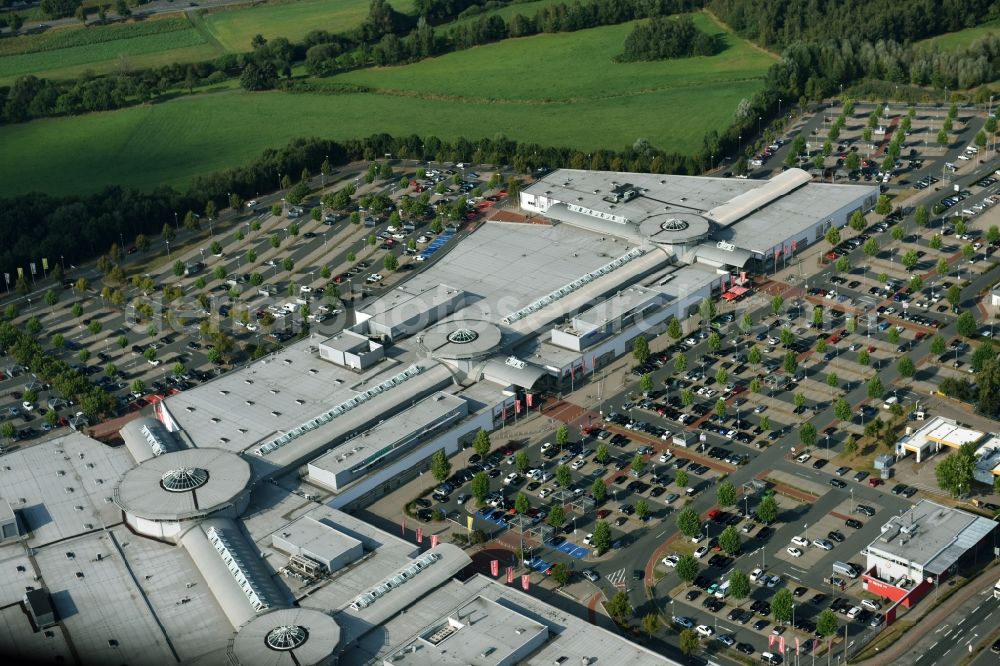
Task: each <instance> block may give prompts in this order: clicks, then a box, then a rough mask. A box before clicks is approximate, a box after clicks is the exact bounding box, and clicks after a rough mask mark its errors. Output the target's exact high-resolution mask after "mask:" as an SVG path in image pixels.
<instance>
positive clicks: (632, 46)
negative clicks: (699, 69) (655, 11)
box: [618, 16, 719, 62]
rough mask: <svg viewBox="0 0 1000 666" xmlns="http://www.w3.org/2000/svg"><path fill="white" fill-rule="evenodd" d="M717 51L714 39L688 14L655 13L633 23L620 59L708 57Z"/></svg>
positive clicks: (626, 60)
mask: <svg viewBox="0 0 1000 666" xmlns="http://www.w3.org/2000/svg"><path fill="white" fill-rule="evenodd" d="M718 50H719V44H718V43H717V40H716V39H714V38H713V37H712V36H711V35H709V34H706V33H704V32H702V31H701V30H698V28H696V27H695V25H694V21H692V20H691V17H690V16H681V17H678V18H673V17H666V16H658V17H655V18H653V19H650V20H649V21H646V22H644V23H638V24H636V26H635V28H634V29H633V30H632V32H631V33H629V36H628V37H626V38H625V52H624V53H623V54H622V55H621V56H619V57H618V60H619V62H635V61H637V60H664V59H666V58H688V57H690V56H710V55H713V54H715V53H716V52H717V51H718Z"/></svg>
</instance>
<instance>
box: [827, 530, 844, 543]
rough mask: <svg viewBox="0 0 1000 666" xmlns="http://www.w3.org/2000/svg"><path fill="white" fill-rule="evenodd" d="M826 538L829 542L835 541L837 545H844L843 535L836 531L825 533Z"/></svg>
mask: <svg viewBox="0 0 1000 666" xmlns="http://www.w3.org/2000/svg"><path fill="white" fill-rule="evenodd" d="M826 538H827V539H829V540H830V541H836V542H837V543H844V538H845V537H844V535H843V534H841V533H840V532H838V531H837V530H831V531H829V532H827V533H826Z"/></svg>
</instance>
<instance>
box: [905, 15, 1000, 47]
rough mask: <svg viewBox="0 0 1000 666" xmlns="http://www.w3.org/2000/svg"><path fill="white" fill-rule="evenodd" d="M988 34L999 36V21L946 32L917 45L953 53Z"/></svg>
mask: <svg viewBox="0 0 1000 666" xmlns="http://www.w3.org/2000/svg"><path fill="white" fill-rule="evenodd" d="M990 33H992V34H994V35H1000V19H997V20H994V21H990V22H988V23H984V24H982V25H977V26H976V27H974V28H966V29H965V30H959V31H958V32H946V33H945V34H943V35H938V36H937V37H931V38H930V39H924V40H921V41H920V42H918V44H920V45H927V46H931V45H933V46H936V47H938V48H940V49H941V50H943V51H954V50H956V49H960V48H962V47H965V46H968V45H969V44H970V43H971V42H974V41H976V40H977V39H979V38H980V37H985V36H986V35H988V34H990Z"/></svg>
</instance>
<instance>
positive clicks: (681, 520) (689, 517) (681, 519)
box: [677, 473, 701, 538]
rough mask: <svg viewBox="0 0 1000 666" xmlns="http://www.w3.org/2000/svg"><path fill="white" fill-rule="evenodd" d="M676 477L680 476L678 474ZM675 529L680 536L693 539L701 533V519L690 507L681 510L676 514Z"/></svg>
mask: <svg viewBox="0 0 1000 666" xmlns="http://www.w3.org/2000/svg"><path fill="white" fill-rule="evenodd" d="M678 476H680V474H679V473H678ZM677 529H679V530H680V531H681V534H683V535H684V536H686V537H689V538H690V537H693V536H694V535H696V534H698V533H699V532H701V517H700V516H699V515H698V513H697V512H696V511H695V510H694V509H692V508H690V507H686V508H684V509H681V511H680V512H679V513H678V514H677Z"/></svg>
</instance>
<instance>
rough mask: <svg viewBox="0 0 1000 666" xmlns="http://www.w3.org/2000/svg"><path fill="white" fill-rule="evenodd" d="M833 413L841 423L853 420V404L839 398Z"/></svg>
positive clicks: (834, 405) (834, 404)
mask: <svg viewBox="0 0 1000 666" xmlns="http://www.w3.org/2000/svg"><path fill="white" fill-rule="evenodd" d="M833 413H834V414H835V415H836V416H837V418H838V419H840V420H841V421H850V420H851V413H852V411H851V403H849V402H847V401H846V400H844V399H843V398H838V399H837V402H835V403H833Z"/></svg>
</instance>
